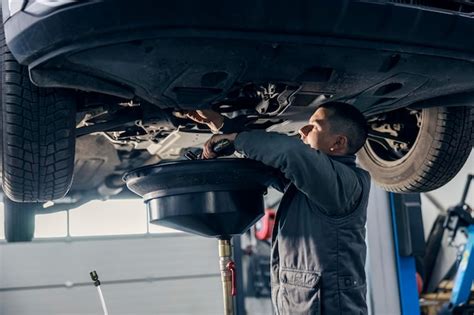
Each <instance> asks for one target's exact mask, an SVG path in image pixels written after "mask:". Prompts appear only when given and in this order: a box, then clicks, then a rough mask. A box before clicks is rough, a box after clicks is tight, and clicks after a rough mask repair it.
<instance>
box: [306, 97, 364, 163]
mask: <svg viewBox="0 0 474 315" xmlns="http://www.w3.org/2000/svg"><path fill="white" fill-rule="evenodd" d="M299 133H300V136H301V140H302V141H303V142H304V143H306V144H307V145H309V146H310V147H312V148H313V149H318V150H320V151H322V152H324V153H326V154H330V155H346V154H354V153H356V152H357V151H359V149H360V148H361V147H362V146H363V145H364V143H365V140H366V139H367V123H366V120H365V118H364V116H363V115H362V113H361V112H359V111H358V110H357V109H356V108H355V107H354V106H351V105H349V104H346V103H341V102H328V103H325V104H323V105H321V106H320V107H318V109H317V110H316V111H315V112H314V114H313V115H312V116H311V118H310V119H309V124H308V125H306V126H304V127H302V128H301V129H300V131H299Z"/></svg>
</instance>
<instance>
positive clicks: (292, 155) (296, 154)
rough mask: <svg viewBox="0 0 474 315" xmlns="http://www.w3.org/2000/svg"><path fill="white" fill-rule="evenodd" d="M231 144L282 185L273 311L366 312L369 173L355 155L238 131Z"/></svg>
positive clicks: (354, 314)
mask: <svg viewBox="0 0 474 315" xmlns="http://www.w3.org/2000/svg"><path fill="white" fill-rule="evenodd" d="M234 145H235V148H236V150H237V151H239V152H241V153H243V154H244V155H246V156H247V157H248V158H251V159H254V160H257V161H261V162H262V163H264V164H266V165H269V166H272V167H275V168H278V169H280V170H281V172H282V173H283V174H284V176H285V178H286V179H288V182H289V184H288V185H287V186H286V188H285V193H284V195H283V198H282V200H281V203H280V206H279V209H278V211H277V215H276V221H275V226H274V229H273V235H272V241H273V242H272V260H271V279H272V302H273V306H274V309H275V311H276V313H277V314H284V315H287V314H291V315H297V314H328V315H336V314H344V315H346V314H350V315H359V314H367V304H366V291H367V288H366V281H365V270H364V265H365V257H366V244H365V223H366V213H367V201H368V195H369V189H370V176H369V174H368V173H367V172H366V171H364V170H362V169H360V168H358V167H357V166H356V164H355V156H354V155H350V156H341V157H338V156H328V155H326V154H324V153H322V152H320V151H318V150H315V149H312V148H311V147H309V146H308V145H306V144H304V143H303V142H302V141H301V140H300V139H298V138H295V137H289V136H286V135H282V134H278V133H272V132H264V131H249V132H242V133H239V134H238V135H237V138H236V139H235V143H234Z"/></svg>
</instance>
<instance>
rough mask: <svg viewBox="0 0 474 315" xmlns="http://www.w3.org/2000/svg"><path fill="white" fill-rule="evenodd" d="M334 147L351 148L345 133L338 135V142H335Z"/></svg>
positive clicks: (345, 149) (339, 148)
mask: <svg viewBox="0 0 474 315" xmlns="http://www.w3.org/2000/svg"><path fill="white" fill-rule="evenodd" d="M333 147H334V149H335V150H336V149H337V150H338V151H344V152H345V151H347V150H348V149H349V140H348V139H347V136H345V135H338V136H337V137H336V142H335V143H334V146H333Z"/></svg>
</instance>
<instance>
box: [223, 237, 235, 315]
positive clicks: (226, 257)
mask: <svg viewBox="0 0 474 315" xmlns="http://www.w3.org/2000/svg"><path fill="white" fill-rule="evenodd" d="M233 263H234V262H233V261H232V246H231V245H230V239H219V266H220V270H221V282H222V293H223V298H224V315H234V297H233V293H234V294H235V288H233V284H234V283H233V281H232V280H233V279H232V277H233V276H235V275H233V269H232V268H233V267H230V266H233Z"/></svg>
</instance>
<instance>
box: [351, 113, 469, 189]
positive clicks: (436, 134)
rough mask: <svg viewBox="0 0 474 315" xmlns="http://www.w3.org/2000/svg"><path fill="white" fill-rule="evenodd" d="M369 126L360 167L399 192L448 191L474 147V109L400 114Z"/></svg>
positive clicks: (385, 186)
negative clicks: (437, 189)
mask: <svg viewBox="0 0 474 315" xmlns="http://www.w3.org/2000/svg"><path fill="white" fill-rule="evenodd" d="M381 117H382V118H381ZM369 125H370V130H369V138H368V140H367V142H366V144H365V145H364V147H363V148H362V149H361V150H360V151H359V153H358V158H359V162H360V164H361V165H362V166H363V167H364V168H365V169H366V170H367V171H369V172H370V174H371V175H372V179H374V180H375V182H377V183H378V184H379V185H380V186H381V187H382V188H384V189H385V190H388V191H392V192H397V193H404V192H425V191H430V190H433V189H436V188H439V187H441V186H443V185H444V184H446V183H447V182H449V181H450V180H451V179H452V178H453V177H454V176H455V175H456V174H457V172H458V171H459V170H460V169H461V168H462V166H463V165H464V163H465V161H466V160H467V158H468V156H469V154H470V153H471V150H472V146H473V142H474V141H473V140H474V128H473V125H474V109H473V108H472V107H432V108H424V109H420V110H413V109H399V110H397V111H394V112H391V113H387V114H384V115H381V116H378V117H376V118H375V119H374V118H372V119H370V118H369ZM384 135H385V136H386V137H387V138H385V139H384V137H385V136H384ZM397 140H400V141H401V142H398V141H397ZM403 142H404V143H405V144H403Z"/></svg>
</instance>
